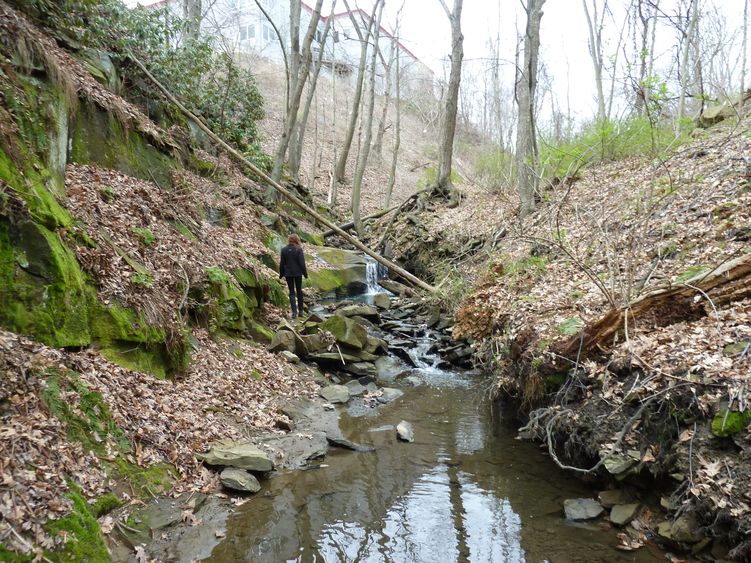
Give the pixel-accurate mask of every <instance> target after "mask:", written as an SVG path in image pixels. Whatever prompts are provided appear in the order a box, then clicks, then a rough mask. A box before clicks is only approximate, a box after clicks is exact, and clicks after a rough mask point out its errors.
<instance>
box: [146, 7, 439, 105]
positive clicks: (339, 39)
mask: <svg viewBox="0 0 751 563" xmlns="http://www.w3.org/2000/svg"><path fill="white" fill-rule="evenodd" d="M259 3H260V4H261V6H262V7H263V11H262V10H261V9H260V8H259V7H258V6H257V5H256V2H255V1H254V0H215V1H214V2H211V3H210V4H209V6H208V8H207V9H206V10H205V13H204V14H203V18H202V21H201V29H202V31H203V32H204V33H209V34H212V35H214V36H216V37H217V38H218V40H219V41H221V42H223V43H224V45H225V46H226V47H227V48H228V49H229V50H231V51H235V52H240V53H255V54H258V55H260V56H262V57H264V58H267V59H269V60H271V61H274V62H277V63H279V64H282V62H283V55H282V46H281V45H280V42H279V36H281V41H282V43H283V44H284V49H285V50H287V49H289V45H288V43H289V10H290V2H289V0H259ZM204 4H206V2H204ZM301 5H302V11H301V15H300V36H301V37H300V40H301V41H302V37H303V36H304V34H305V31H306V30H307V27H308V24H309V22H310V18H311V14H312V12H313V8H312V6H310V5H309V4H308V3H306V2H301ZM158 6H167V7H169V9H170V10H171V11H174V12H175V13H176V14H182V0H160V1H158V2H155V3H153V4H152V5H151V7H158ZM264 11H265V12H266V14H264V13H263V12H264ZM352 15H353V16H354V19H355V21H356V22H358V25H359V26H360V28H361V30H362V32H363V34H364V33H365V30H366V29H367V26H368V22H369V20H370V15H369V14H368V13H367V12H365V11H364V10H360V9H357V10H353V11H352ZM267 16H268V17H267ZM329 17H331V18H332V21H331V29H330V31H329V35H328V38H327V40H326V44H325V45H321V44H320V41H321V40H322V36H323V30H324V27H325V25H326V22H327V20H328V18H329ZM269 19H270V20H271V21H273V22H274V25H275V26H276V28H277V30H278V31H279V36H277V33H276V31H275V30H274V25H272V24H271V23H270V21H269ZM394 45H396V48H397V49H398V55H399V66H400V71H401V95H402V96H403V97H404V98H408V97H410V96H417V95H429V96H432V95H433V81H434V74H433V71H431V70H430V68H428V66H427V65H425V64H424V63H423V62H422V61H420V60H419V59H418V58H417V57H416V56H415V55H414V54H413V53H412V52H411V51H410V50H409V49H407V48H406V47H405V46H404V45H403V44H402V43H401V42H398V41H396V40H395V38H394V37H393V35H392V34H391V33H389V32H388V31H387V30H386V29H384V28H383V27H381V28H380V33H379V46H380V49H381V53H382V54H383V57H384V59H385V60H386V61H388V60H389V59H390V57H391V54H392V52H393V51H392V49H393V48H394ZM320 49H324V53H323V67H322V72H323V74H324V75H329V76H332V75H333V73H334V72H336V73H337V75H338V76H339V77H347V78H348V79H349V80H351V81H352V83H354V81H355V79H356V76H355V75H356V69H357V65H358V62H359V58H360V40H359V38H358V35H357V33H356V32H355V29H354V26H353V24H352V21H351V19H350V13H349V12H347V11H344V12H339V13H335V14H333V15H324V14H322V15H321V18H320V21H319V23H318V29H317V31H316V37H315V40H314V43H313V52H314V56H315V55H317V54H318V53H319V52H320ZM391 72H392V82H391V84H392V94H395V81H394V74H395V72H396V69H395V66H394V67H393V68H392V70H391ZM376 77H377V83H376V84H377V86H376V87H377V89H378V91H379V92H380V93H384V90H385V85H386V78H385V65H384V64H383V61H381V60H380V59H379V62H378V68H377V69H376Z"/></svg>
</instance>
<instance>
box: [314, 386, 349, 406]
mask: <svg viewBox="0 0 751 563" xmlns="http://www.w3.org/2000/svg"><path fill="white" fill-rule="evenodd" d="M318 394H319V395H321V397H323V398H324V399H326V400H327V401H328V402H329V403H334V404H336V403H346V402H347V401H349V389H347V387H345V386H344V385H329V386H328V387H324V388H323V389H321V390H320V391H319V392H318Z"/></svg>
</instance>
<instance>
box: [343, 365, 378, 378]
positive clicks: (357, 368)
mask: <svg viewBox="0 0 751 563" xmlns="http://www.w3.org/2000/svg"><path fill="white" fill-rule="evenodd" d="M342 370H343V371H346V372H347V373H351V374H352V375H356V376H358V377H364V376H371V377H374V376H375V374H376V368H375V365H373V364H372V363H371V362H354V363H352V364H346V365H345V366H343V367H342Z"/></svg>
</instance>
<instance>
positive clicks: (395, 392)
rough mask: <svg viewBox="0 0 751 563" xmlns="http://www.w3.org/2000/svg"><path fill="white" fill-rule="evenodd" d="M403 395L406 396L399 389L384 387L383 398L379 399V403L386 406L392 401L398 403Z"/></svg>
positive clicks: (382, 390)
mask: <svg viewBox="0 0 751 563" xmlns="http://www.w3.org/2000/svg"><path fill="white" fill-rule="evenodd" d="M402 395H404V392H403V391H400V390H399V389H394V388H392V387H384V388H383V389H381V396H380V397H378V402H379V403H382V404H384V405H385V404H388V403H390V402H392V401H396V400H397V399H398V398H399V397H401V396H402Z"/></svg>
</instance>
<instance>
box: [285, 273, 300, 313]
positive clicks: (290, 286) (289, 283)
mask: <svg viewBox="0 0 751 563" xmlns="http://www.w3.org/2000/svg"><path fill="white" fill-rule="evenodd" d="M284 279H285V280H287V289H288V290H289V304H290V307H292V318H293V319H294V318H295V317H296V316H297V307H296V306H295V280H296V279H297V278H284Z"/></svg>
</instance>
